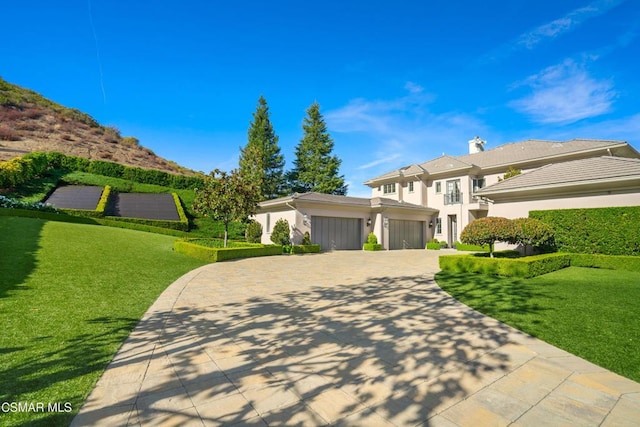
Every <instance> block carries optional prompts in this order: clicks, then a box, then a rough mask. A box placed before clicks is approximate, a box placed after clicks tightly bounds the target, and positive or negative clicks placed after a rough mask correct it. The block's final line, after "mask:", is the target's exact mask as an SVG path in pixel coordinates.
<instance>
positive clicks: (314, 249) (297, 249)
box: [291, 244, 320, 254]
mask: <svg viewBox="0 0 640 427" xmlns="http://www.w3.org/2000/svg"><path fill="white" fill-rule="evenodd" d="M319 252H320V245H311V244H310V245H293V246H291V253H292V254H317V253H319Z"/></svg>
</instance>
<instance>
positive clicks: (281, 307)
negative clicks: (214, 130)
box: [74, 250, 640, 426]
mask: <svg viewBox="0 0 640 427" xmlns="http://www.w3.org/2000/svg"><path fill="white" fill-rule="evenodd" d="M438 255H440V253H438V252H435V251H423V250H421V251H391V252H361V251H353V252H334V253H325V254H319V255H304V256H279V257H265V258H253V259H245V260H239V261H231V262H224V263H218V264H211V265H207V266H204V267H202V268H199V269H197V270H194V271H192V272H190V273H188V274H186V275H185V276H183V277H182V278H181V279H179V280H178V281H176V282H175V283H173V284H172V285H171V286H170V287H169V288H167V290H166V291H165V292H164V293H163V294H162V296H161V297H160V298H159V299H158V300H157V301H156V302H155V304H154V305H153V306H152V307H151V308H150V309H149V311H148V312H147V314H146V315H145V317H144V318H143V320H142V321H141V322H140V323H139V325H138V326H137V327H136V329H135V331H134V332H133V333H132V334H131V336H130V337H129V338H128V339H127V340H126V342H125V343H124V345H123V346H122V348H121V349H120V350H119V352H118V353H117V355H116V356H115V358H114V360H113V361H112V363H111V364H110V365H109V367H108V368H107V370H106V371H105V373H104V375H103V376H102V377H101V379H100V380H99V382H98V384H97V386H96V387H95V389H94V390H93V392H92V393H91V395H90V396H89V398H88V399H87V401H86V402H85V405H84V406H83V408H82V409H81V411H80V413H79V414H78V416H77V417H76V418H75V420H74V425H108V426H113V425H197V426H202V425H207V426H208V425H214V426H215V425H235V424H237V425H251V426H253V425H256V426H265V425H269V426H272V425H273V426H278V425H291V426H304V425H310V426H315V425H326V424H333V425H353V426H378V425H380V426H386V425H390V426H391V425H396V426H412V425H430V426H456V425H460V426H467V425H473V426H479V425H508V424H511V423H514V425H522V426H526V425H532V426H533V425H535V426H539V425H572V426H576V425H593V426H596V425H611V426H620V425H635V423H637V421H638V419H640V384H638V383H635V382H633V381H630V380H628V379H625V378H622V377H620V376H618V375H615V374H613V373H611V372H608V371H606V370H605V369H603V368H600V367H598V366H595V365H593V364H591V363H589V362H586V361H584V360H582V359H580V358H578V357H575V356H572V355H570V354H568V353H566V352H565V351H562V350H559V349H557V348H555V347H553V346H551V345H548V344H546V343H544V342H541V341H539V340H536V339H533V338H531V337H529V336H527V335H525V334H523V333H520V332H518V331H516V330H514V329H512V328H510V327H508V326H506V325H504V324H501V323H499V322H498V321H496V320H493V319H491V318H488V317H485V316H483V315H481V314H479V313H477V312H475V311H473V310H471V309H469V308H468V307H466V306H464V305H462V304H460V303H459V302H457V301H456V300H454V299H452V298H451V297H449V296H448V295H447V294H445V293H444V292H443V291H441V290H440V288H439V287H438V286H437V285H436V284H435V282H434V281H433V274H434V273H435V272H436V271H437V269H438V267H437V256H438Z"/></svg>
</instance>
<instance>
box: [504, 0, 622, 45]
mask: <svg viewBox="0 0 640 427" xmlns="http://www.w3.org/2000/svg"><path fill="white" fill-rule="evenodd" d="M623 1H624V0H596V1H593V2H591V3H590V4H588V5H587V6H585V7H581V8H578V9H575V10H573V11H571V12H569V13H568V14H566V15H565V16H563V17H561V18H558V19H554V20H553V21H551V22H548V23H546V24H543V25H540V26H539V27H537V28H534V29H533V30H531V31H529V32H527V33H524V34H522V35H521V36H520V37H518V39H517V40H516V42H515V44H516V46H518V47H524V48H526V49H533V48H534V47H535V46H536V45H537V44H538V43H540V42H542V41H544V40H546V39H553V38H556V37H558V36H560V35H562V34H564V33H567V32H569V31H572V30H573V29H575V28H576V27H578V26H579V25H580V24H582V23H583V22H584V21H587V20H588V19H591V18H595V17H596V16H599V15H602V14H604V13H606V12H608V11H609V10H610V9H612V8H614V7H616V6H617V5H619V4H620V3H622V2H623Z"/></svg>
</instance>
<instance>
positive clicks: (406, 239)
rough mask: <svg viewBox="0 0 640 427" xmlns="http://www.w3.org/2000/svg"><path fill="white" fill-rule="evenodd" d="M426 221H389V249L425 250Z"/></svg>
mask: <svg viewBox="0 0 640 427" xmlns="http://www.w3.org/2000/svg"><path fill="white" fill-rule="evenodd" d="M424 245H425V242H424V221H403V220H398V219H395V220H394V219H392V220H390V221H389V249H424Z"/></svg>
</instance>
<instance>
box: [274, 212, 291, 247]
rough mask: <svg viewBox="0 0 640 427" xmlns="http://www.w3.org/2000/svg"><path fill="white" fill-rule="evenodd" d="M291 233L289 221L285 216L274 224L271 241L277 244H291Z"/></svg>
mask: <svg viewBox="0 0 640 427" xmlns="http://www.w3.org/2000/svg"><path fill="white" fill-rule="evenodd" d="M290 233H291V231H290V229H289V221H287V220H286V219H284V218H280V219H279V220H277V221H276V223H275V225H274V226H273V231H272V232H271V241H272V242H273V243H275V244H276V245H280V246H289V245H290V244H291V237H290Z"/></svg>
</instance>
